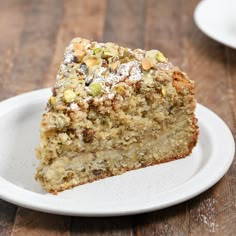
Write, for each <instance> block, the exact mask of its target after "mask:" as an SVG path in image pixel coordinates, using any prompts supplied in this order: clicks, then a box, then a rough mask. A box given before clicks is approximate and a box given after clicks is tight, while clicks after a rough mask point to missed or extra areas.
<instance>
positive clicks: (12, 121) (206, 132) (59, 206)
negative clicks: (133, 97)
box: [0, 89, 234, 216]
mask: <svg viewBox="0 0 236 236" xmlns="http://www.w3.org/2000/svg"><path fill="white" fill-rule="evenodd" d="M49 96H50V90H49V89H44V90H38V91H35V92H31V93H27V94H23V95H20V96H17V97H14V98H11V99H8V100H6V101H3V102H1V103H0V198H2V199H4V200H6V201H9V202H12V203H14V204H17V205H20V206H23V207H27V208H31V209H35V210H40V211H44V212H50V213H57V214H64V215H78V216H114V215H127V214H135V213H143V212H148V211H153V210H157V209H162V208H165V207H168V206H172V205H174V204H177V203H180V202H183V201H185V200H188V199H190V198H192V197H194V196H196V195H198V194H199V193H201V192H203V191H205V190H206V189H208V188H209V187H211V186H212V185H214V184H215V183H216V182H217V181H218V180H219V179H220V178H221V177H222V176H223V175H224V174H225V173H226V171H227V170H228V168H229V167H230V165H231V163H232V161H233V156H234V140H233V137H232V135H231V133H230V131H229V129H228V127H227V126H226V125H225V123H224V122H223V121H222V120H221V119H220V118H219V117H218V116H217V115H215V114H214V113H213V112H211V111H210V110H208V109H207V108H205V107H203V106H201V105H197V111H196V115H197V117H198V119H199V126H200V137H199V141H198V144H197V146H196V147H195V148H194V150H193V153H192V154H191V155H190V156H188V157H187V158H185V159H181V160H178V161H173V162H169V163H165V164H161V165H156V166H152V167H148V168H144V169H140V170H136V171H130V172H128V173H126V174H123V175H120V176H116V177H111V178H106V179H103V180H100V181H96V182H94V183H91V184H85V185H82V186H78V187H76V188H74V189H71V190H67V191H64V192H61V193H59V194H58V195H52V194H49V193H46V192H45V191H44V190H43V189H42V188H41V187H40V185H39V184H38V183H37V182H36V181H35V180H34V172H35V168H36V166H37V160H36V157H35V151H34V149H35V147H36V146H37V145H38V143H39V123H40V119H41V116H42V113H43V110H44V107H45V104H46V102H47V99H48V97H49Z"/></svg>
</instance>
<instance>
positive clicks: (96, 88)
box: [90, 83, 102, 97]
mask: <svg viewBox="0 0 236 236" xmlns="http://www.w3.org/2000/svg"><path fill="white" fill-rule="evenodd" d="M90 89H91V94H92V96H93V97H96V96H98V95H99V94H100V93H101V92H102V86H101V84H100V83H92V84H91V85H90Z"/></svg>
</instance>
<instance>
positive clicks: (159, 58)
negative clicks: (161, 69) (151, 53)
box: [156, 52, 167, 62]
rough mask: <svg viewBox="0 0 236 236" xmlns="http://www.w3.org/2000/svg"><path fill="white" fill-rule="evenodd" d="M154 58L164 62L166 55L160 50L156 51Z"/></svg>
mask: <svg viewBox="0 0 236 236" xmlns="http://www.w3.org/2000/svg"><path fill="white" fill-rule="evenodd" d="M156 59H157V61H159V62H166V61H167V59H166V57H165V56H164V55H163V53H161V52H157V54H156Z"/></svg>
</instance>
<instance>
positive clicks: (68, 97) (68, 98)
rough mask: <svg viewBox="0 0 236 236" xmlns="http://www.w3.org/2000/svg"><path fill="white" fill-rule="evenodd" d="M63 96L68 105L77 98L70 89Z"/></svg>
mask: <svg viewBox="0 0 236 236" xmlns="http://www.w3.org/2000/svg"><path fill="white" fill-rule="evenodd" d="M63 96H64V100H65V102H66V103H71V102H73V101H74V100H75V98H76V94H75V93H74V92H73V91H72V90H70V89H67V90H65V91H64V94H63Z"/></svg>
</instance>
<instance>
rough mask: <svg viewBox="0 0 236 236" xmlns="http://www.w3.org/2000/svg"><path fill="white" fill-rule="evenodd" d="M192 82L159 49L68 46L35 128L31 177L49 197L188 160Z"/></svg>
mask: <svg viewBox="0 0 236 236" xmlns="http://www.w3.org/2000/svg"><path fill="white" fill-rule="evenodd" d="M195 106H196V102H195V98H194V83H193V82H192V81H191V80H189V79H188V77H187V75H186V74H185V73H184V72H182V71H181V70H180V69H179V68H177V67H175V66H174V65H173V64H171V63H170V62H168V60H167V58H166V57H165V56H164V55H163V54H162V53H161V52H160V51H158V50H149V51H145V50H141V49H135V50H131V49H128V48H124V47H121V46H119V45H117V44H114V43H98V42H91V41H90V40H87V39H82V38H76V39H73V40H72V41H71V42H70V44H69V46H68V47H67V48H66V50H65V54H64V60H63V62H62V63H61V65H60V68H59V70H58V74H57V77H56V82H55V85H54V87H53V89H52V96H51V97H50V98H49V100H48V103H47V106H46V110H45V112H44V114H43V117H42V121H41V127H40V144H39V147H38V148H37V149H36V154H37V157H38V159H39V161H40V164H39V166H38V168H37V171H36V175H35V178H36V180H37V181H38V182H39V183H40V184H41V186H42V187H43V188H44V189H45V190H46V191H48V192H52V193H57V192H58V191H63V190H65V189H69V188H72V187H74V186H77V185H81V184H85V183H89V182H92V181H95V180H99V179H102V178H105V177H108V176H115V175H119V174H122V173H125V172H127V171H129V170H134V169H138V168H142V167H147V166H151V165H156V164H159V163H163V162H168V161H173V160H176V159H179V158H183V157H186V156H187V155H189V154H190V153H191V151H192V149H193V147H194V146H195V145H196V142H197V137H198V127H197V119H196V118H195V115H194V111H195Z"/></svg>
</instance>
